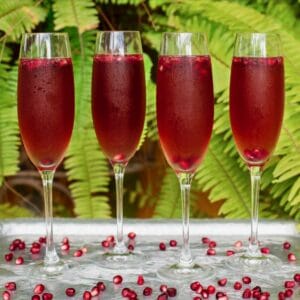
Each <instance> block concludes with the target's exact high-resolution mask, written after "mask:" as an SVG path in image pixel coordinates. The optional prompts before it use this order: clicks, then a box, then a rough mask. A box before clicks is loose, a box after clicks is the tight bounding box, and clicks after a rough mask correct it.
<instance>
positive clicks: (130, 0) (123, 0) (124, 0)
mask: <svg viewBox="0 0 300 300" xmlns="http://www.w3.org/2000/svg"><path fill="white" fill-rule="evenodd" d="M97 2H98V3H104V4H107V3H112V4H115V5H125V4H130V5H139V4H141V3H142V2H144V0H97Z"/></svg>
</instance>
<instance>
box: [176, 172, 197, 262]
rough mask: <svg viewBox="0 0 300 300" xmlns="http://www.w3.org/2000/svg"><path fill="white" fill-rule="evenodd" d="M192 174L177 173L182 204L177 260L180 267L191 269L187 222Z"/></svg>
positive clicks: (188, 220) (188, 219) (188, 218)
mask: <svg viewBox="0 0 300 300" xmlns="http://www.w3.org/2000/svg"><path fill="white" fill-rule="evenodd" d="M192 177H193V174H188V173H179V174H178V179H179V183H180V190H181V202H182V239H183V245H182V250H181V255H180V260H179V265H180V266H181V267H192V265H193V258H192V255H191V250H190V234H189V222H190V191H191V182H192Z"/></svg>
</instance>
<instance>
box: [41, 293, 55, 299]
mask: <svg viewBox="0 0 300 300" xmlns="http://www.w3.org/2000/svg"><path fill="white" fill-rule="evenodd" d="M42 299H43V300H52V299H53V295H52V294H51V293H44V294H43V295H42Z"/></svg>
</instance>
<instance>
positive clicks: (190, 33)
mask: <svg viewBox="0 0 300 300" xmlns="http://www.w3.org/2000/svg"><path fill="white" fill-rule="evenodd" d="M180 34H186V35H193V34H199V35H203V36H205V37H206V33H205V32H203V31H194V32H192V31H179V32H178V31H165V32H162V35H180Z"/></svg>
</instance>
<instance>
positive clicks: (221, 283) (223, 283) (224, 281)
mask: <svg viewBox="0 0 300 300" xmlns="http://www.w3.org/2000/svg"><path fill="white" fill-rule="evenodd" d="M226 283H227V278H222V279H219V280H218V285H219V286H225V285H226Z"/></svg>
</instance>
